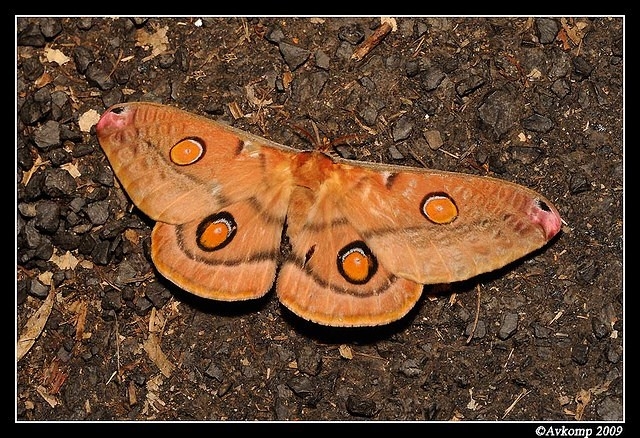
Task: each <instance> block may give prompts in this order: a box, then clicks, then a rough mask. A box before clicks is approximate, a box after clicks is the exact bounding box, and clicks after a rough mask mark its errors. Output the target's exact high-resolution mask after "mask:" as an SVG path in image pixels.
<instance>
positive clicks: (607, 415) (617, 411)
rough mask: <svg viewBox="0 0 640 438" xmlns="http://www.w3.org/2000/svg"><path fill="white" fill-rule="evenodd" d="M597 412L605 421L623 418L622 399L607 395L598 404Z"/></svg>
mask: <svg viewBox="0 0 640 438" xmlns="http://www.w3.org/2000/svg"><path fill="white" fill-rule="evenodd" d="M596 412H597V413H598V415H599V416H600V419H601V420H603V421H620V420H622V412H623V410H622V400H620V399H619V398H617V397H605V398H604V399H603V400H602V401H601V402H600V403H598V405H597V406H596Z"/></svg>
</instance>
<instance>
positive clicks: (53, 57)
mask: <svg viewBox="0 0 640 438" xmlns="http://www.w3.org/2000/svg"><path fill="white" fill-rule="evenodd" d="M44 56H45V57H46V58H47V61H49V62H55V63H56V64H58V65H64V64H66V63H67V62H69V61H70V60H71V58H69V57H68V56H67V55H65V54H64V53H62V51H61V50H58V49H52V48H50V47H48V48H46V49H44Z"/></svg>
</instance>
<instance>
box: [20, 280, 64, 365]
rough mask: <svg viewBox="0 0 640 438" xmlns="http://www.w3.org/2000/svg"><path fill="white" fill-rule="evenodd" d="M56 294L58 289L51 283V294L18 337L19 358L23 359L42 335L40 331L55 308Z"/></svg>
mask: <svg viewBox="0 0 640 438" xmlns="http://www.w3.org/2000/svg"><path fill="white" fill-rule="evenodd" d="M55 296H56V290H55V288H54V287H53V285H51V289H50V290H49V295H47V298H46V299H45V300H44V303H42V305H41V306H40V308H39V309H38V310H37V311H36V313H34V314H33V315H31V318H29V320H28V321H27V323H26V324H25V325H24V327H22V334H21V335H20V337H19V338H18V345H17V360H20V359H22V358H23V357H24V355H25V354H27V352H28V351H29V350H30V349H31V347H33V344H35V342H36V340H37V339H38V337H39V336H40V333H42V330H43V329H44V326H45V324H46V323H47V320H48V319H49V315H50V314H51V309H53V303H54V301H55Z"/></svg>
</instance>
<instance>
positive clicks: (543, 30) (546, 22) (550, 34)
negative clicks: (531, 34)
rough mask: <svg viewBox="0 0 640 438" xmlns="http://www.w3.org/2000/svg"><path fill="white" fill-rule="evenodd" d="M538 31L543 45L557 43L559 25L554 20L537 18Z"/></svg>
mask: <svg viewBox="0 0 640 438" xmlns="http://www.w3.org/2000/svg"><path fill="white" fill-rule="evenodd" d="M536 30H537V32H538V38H539V39H540V42H541V43H542V44H550V43H552V42H554V41H555V39H556V35H557V34H558V30H559V25H558V22H557V21H556V20H554V19H553V18H546V17H541V18H536Z"/></svg>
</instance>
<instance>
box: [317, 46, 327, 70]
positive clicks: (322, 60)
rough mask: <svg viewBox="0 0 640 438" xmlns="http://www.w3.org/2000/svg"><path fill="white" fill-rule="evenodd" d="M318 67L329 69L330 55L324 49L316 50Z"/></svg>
mask: <svg viewBox="0 0 640 438" xmlns="http://www.w3.org/2000/svg"><path fill="white" fill-rule="evenodd" d="M315 59H316V67H318V68H321V69H323V70H329V61H330V59H329V55H327V54H326V53H324V52H323V51H322V50H316V55H315Z"/></svg>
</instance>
